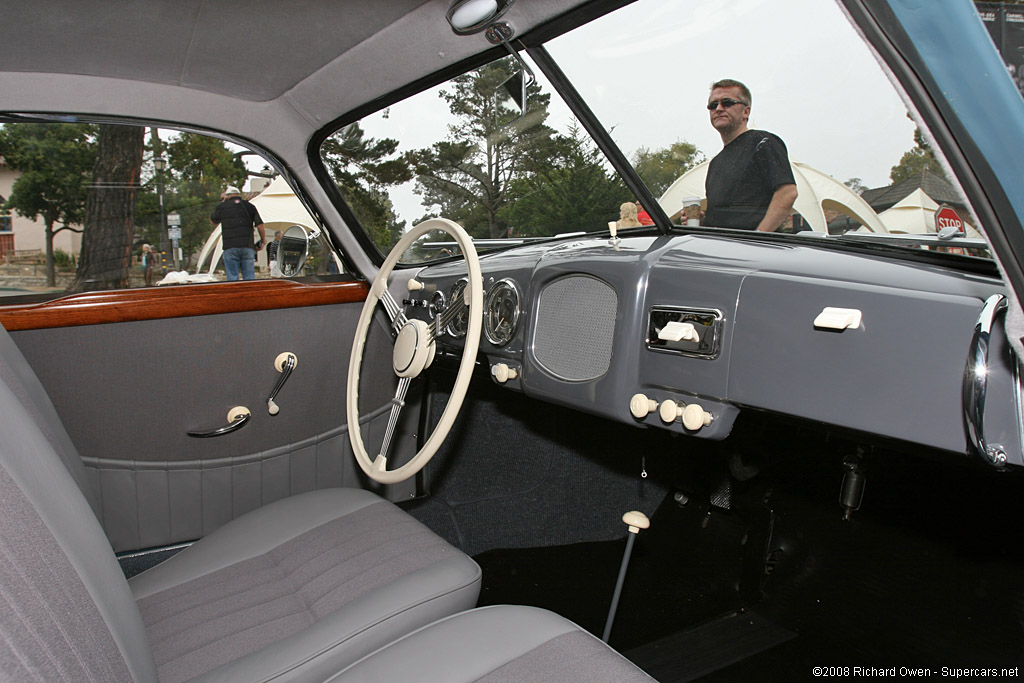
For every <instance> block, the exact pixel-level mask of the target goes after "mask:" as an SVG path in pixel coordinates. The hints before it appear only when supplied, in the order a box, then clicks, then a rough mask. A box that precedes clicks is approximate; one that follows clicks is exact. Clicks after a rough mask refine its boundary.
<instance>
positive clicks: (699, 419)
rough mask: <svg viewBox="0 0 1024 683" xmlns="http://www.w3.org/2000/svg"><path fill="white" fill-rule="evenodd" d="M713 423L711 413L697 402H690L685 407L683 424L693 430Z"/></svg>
mask: <svg viewBox="0 0 1024 683" xmlns="http://www.w3.org/2000/svg"><path fill="white" fill-rule="evenodd" d="M709 424H711V413H709V412H708V411H706V410H704V409H703V408H702V407H700V406H699V405H697V404H696V403H690V404H689V405H687V406H686V407H685V408H683V426H684V427H686V428H687V429H689V430H690V431H691V432H695V431H697V430H698V429H700V428H701V427H707V426H708V425H709Z"/></svg>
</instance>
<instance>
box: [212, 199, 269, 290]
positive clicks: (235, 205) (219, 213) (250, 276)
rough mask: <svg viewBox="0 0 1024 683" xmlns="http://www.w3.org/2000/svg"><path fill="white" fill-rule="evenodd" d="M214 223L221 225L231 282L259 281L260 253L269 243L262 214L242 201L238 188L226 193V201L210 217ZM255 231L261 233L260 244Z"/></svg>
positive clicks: (225, 265)
mask: <svg viewBox="0 0 1024 683" xmlns="http://www.w3.org/2000/svg"><path fill="white" fill-rule="evenodd" d="M210 222H211V223H213V224H214V225H217V224H218V223H220V236H221V241H222V244H223V248H224V270H225V271H226V272H227V275H228V280H237V279H238V276H239V275H241V276H242V279H243V280H255V279H256V252H257V251H259V250H260V249H262V248H263V245H264V244H266V242H267V233H266V230H265V229H264V227H263V219H262V218H261V217H260V212H259V211H258V210H257V209H256V207H255V206H253V205H252V204H251V203H249V202H247V201H245V200H244V199H242V193H241V191H239V189H238V188H237V187H235V186H234V185H229V186H228V188H227V189H226V190H224V201H222V202H221V203H220V204H218V205H217V208H216V209H214V210H213V214H211V215H210ZM253 228H256V230H257V231H258V232H259V233H260V241H259V244H256V243H254V242H253V235H252V231H253Z"/></svg>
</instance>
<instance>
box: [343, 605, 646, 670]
mask: <svg viewBox="0 0 1024 683" xmlns="http://www.w3.org/2000/svg"><path fill="white" fill-rule="evenodd" d="M329 680H330V682H331V683H370V682H376V681H381V682H383V681H403V683H428V682H431V683H432V682H435V681H444V682H445V683H508V682H510V681H530V683H544V682H545V681H550V682H552V683H554V682H555V681H560V682H564V681H586V682H587V683H603V682H607V683H641V682H643V681H647V682H650V681H651V680H653V679H652V678H651V677H650V676H648V675H647V674H645V673H644V672H643V671H641V670H640V669H638V668H637V667H636V666H634V665H633V664H632V663H631V662H630V661H629V660H627V659H626V658H625V657H623V656H622V655H620V654H618V653H617V652H615V651H614V650H612V649H611V648H610V647H608V646H607V645H605V644H604V643H603V642H601V641H600V640H598V639H597V638H595V637H594V636H593V635H591V634H589V633H587V632H586V631H584V630H583V629H581V628H580V627H578V626H576V625H575V624H573V623H572V622H570V621H567V620H565V619H563V618H562V617H560V616H558V615H557V614H553V613H552V612H548V611H545V610H541V609H537V608H535V607H521V606H512V605H500V606H497V607H483V608H480V609H475V610H472V611H469V612H463V613H461V614H456V615H454V616H451V617H448V618H446V619H443V620H441V621H438V622H436V623H434V624H431V625H429V626H427V627H425V628H422V629H420V630H419V631H416V632H415V633H411V634H410V635H408V636H405V637H404V638H402V639H401V640H398V641H396V642H394V643H392V644H391V645H389V646H387V647H385V648H383V649H381V650H378V651H377V652H375V653H373V654H372V655H370V656H368V657H366V658H365V659H363V660H361V661H359V662H356V663H355V664H353V665H352V666H350V667H349V668H347V669H345V670H344V671H342V672H341V673H339V674H338V675H337V676H335V677H333V678H331V679H329Z"/></svg>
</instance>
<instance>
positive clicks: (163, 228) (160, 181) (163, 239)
mask: <svg viewBox="0 0 1024 683" xmlns="http://www.w3.org/2000/svg"><path fill="white" fill-rule="evenodd" d="M153 168H155V169H156V193H157V196H158V197H159V199H160V253H161V255H163V254H166V253H167V219H166V217H165V216H164V169H166V168H167V159H164V158H163V157H162V156H157V157H153Z"/></svg>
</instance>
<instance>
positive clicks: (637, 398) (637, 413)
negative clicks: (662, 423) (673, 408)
mask: <svg viewBox="0 0 1024 683" xmlns="http://www.w3.org/2000/svg"><path fill="white" fill-rule="evenodd" d="M657 409H658V402H657V401H655V400H654V399H653V398H647V395H646V394H633V397H632V398H631V399H629V412H630V413H632V414H633V417H635V418H636V419H638V420H642V419H644V418H645V417H647V416H648V415H649V414H650V413H653V412H654V411H655V410H657Z"/></svg>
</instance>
